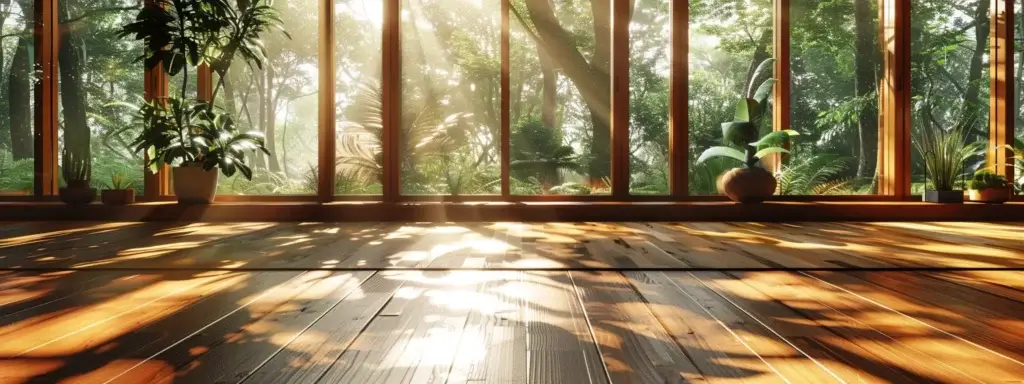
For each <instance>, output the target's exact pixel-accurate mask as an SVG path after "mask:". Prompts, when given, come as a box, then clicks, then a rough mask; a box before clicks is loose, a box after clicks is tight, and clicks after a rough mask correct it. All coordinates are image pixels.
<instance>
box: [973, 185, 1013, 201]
mask: <svg viewBox="0 0 1024 384" xmlns="http://www.w3.org/2000/svg"><path fill="white" fill-rule="evenodd" d="M968 193H969V194H970V197H969V199H970V201H973V202H977V203H988V204H1002V203H1005V202H1007V201H1010V195H1012V194H1013V187H1003V188H985V189H982V190H977V189H972V190H970V191H968Z"/></svg>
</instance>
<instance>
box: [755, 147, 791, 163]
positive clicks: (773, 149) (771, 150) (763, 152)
mask: <svg viewBox="0 0 1024 384" xmlns="http://www.w3.org/2000/svg"><path fill="white" fill-rule="evenodd" d="M776 153H789V151H788V150H786V149H785V148H780V147H768V148H765V149H762V150H760V151H757V153H755V154H754V157H755V158H757V159H758V160H760V159H763V158H765V156H770V155H774V154H776Z"/></svg>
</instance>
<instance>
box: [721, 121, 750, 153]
mask: <svg viewBox="0 0 1024 384" xmlns="http://www.w3.org/2000/svg"><path fill="white" fill-rule="evenodd" d="M722 137H723V138H725V141H726V142H727V143H730V144H732V145H735V146H737V147H742V146H745V145H747V143H749V142H751V141H754V140H757V126H756V125H754V123H751V122H749V121H732V122H728V123H722Z"/></svg>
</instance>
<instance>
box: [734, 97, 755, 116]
mask: <svg viewBox="0 0 1024 384" xmlns="http://www.w3.org/2000/svg"><path fill="white" fill-rule="evenodd" d="M759 117H761V106H760V105H759V104H758V103H757V101H756V100H754V99H741V100H739V101H738V102H737V103H736V114H735V118H736V121H756V120H757V119H758V118H759Z"/></svg>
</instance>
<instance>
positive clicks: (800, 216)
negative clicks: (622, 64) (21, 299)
mask: <svg viewBox="0 0 1024 384" xmlns="http://www.w3.org/2000/svg"><path fill="white" fill-rule="evenodd" d="M0 220H5V221H28V220H89V221H220V222H223V221H350V222H374V221H402V222H446V221H464V222H472V221H487V222H490V221H532V222H538V221H763V222H781V221H1022V220H1024V203H1021V202H1014V203H1008V204H1002V205H987V204H974V203H965V204H931V203H920V202H769V203H764V204H756V205H742V204H735V203H730V202H686V203H568V202H553V203H433V202H415V203H384V202H343V203H330V204H318V203H312V202H291V203H287V202H258V203H257V202H246V203H215V204H211V205H179V204H176V203H172V202H150V203H140V204H133V205H129V206H120V207H118V206H106V205H100V204H92V205H88V206H82V207H69V206H66V205H64V204H61V203H50V202H31V203H28V202H12V203H0Z"/></svg>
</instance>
